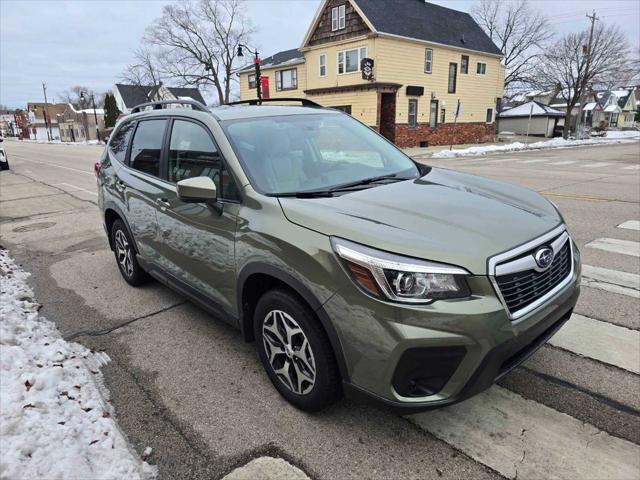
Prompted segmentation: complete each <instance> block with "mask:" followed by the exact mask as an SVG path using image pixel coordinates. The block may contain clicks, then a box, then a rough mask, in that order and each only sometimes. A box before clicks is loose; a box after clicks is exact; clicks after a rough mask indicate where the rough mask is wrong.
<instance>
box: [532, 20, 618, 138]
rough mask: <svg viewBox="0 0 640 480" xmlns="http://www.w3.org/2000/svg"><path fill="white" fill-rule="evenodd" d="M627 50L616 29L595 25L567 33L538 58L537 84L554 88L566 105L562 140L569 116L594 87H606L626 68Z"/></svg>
mask: <svg viewBox="0 0 640 480" xmlns="http://www.w3.org/2000/svg"><path fill="white" fill-rule="evenodd" d="M628 58H629V46H628V43H627V40H626V38H625V36H624V34H623V33H622V32H621V31H620V29H619V28H618V27H617V26H616V25H609V26H607V25H604V24H602V23H597V24H596V25H595V27H594V28H593V35H591V34H590V31H589V30H585V31H583V32H579V33H569V34H566V35H565V36H563V37H562V38H561V39H560V40H559V41H558V42H557V43H556V44H555V45H553V46H552V47H551V48H549V49H548V50H547V51H546V52H545V54H544V56H543V57H541V62H540V67H539V70H538V76H537V78H538V79H537V82H538V85H540V86H541V87H549V86H554V85H557V86H558V87H559V89H560V95H561V96H562V98H563V99H564V100H565V101H566V102H567V114H566V116H565V122H564V123H565V124H564V132H563V136H564V138H567V137H568V135H569V129H570V127H571V125H570V123H571V122H570V118H571V113H572V111H573V109H574V108H575V106H576V105H577V104H578V103H579V102H580V101H581V99H582V98H583V97H584V96H586V94H587V93H588V92H589V90H590V89H591V87H592V86H593V85H594V84H606V83H608V82H610V81H611V79H612V78H620V77H619V76H620V73H621V72H625V71H627V70H628V68H629V60H628Z"/></svg>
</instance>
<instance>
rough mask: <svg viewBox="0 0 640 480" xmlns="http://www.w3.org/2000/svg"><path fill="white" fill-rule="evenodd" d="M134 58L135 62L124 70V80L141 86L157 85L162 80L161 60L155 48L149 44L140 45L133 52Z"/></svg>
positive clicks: (122, 77)
mask: <svg viewBox="0 0 640 480" xmlns="http://www.w3.org/2000/svg"><path fill="white" fill-rule="evenodd" d="M133 58H134V62H133V63H130V64H129V65H127V66H126V67H125V69H124V72H122V76H121V79H122V81H124V82H127V83H128V84H130V85H139V86H142V85H150V86H157V85H159V84H160V83H161V82H162V78H163V77H162V72H161V71H160V62H159V60H158V58H157V55H156V53H155V52H154V51H153V49H151V48H150V47H148V46H143V47H139V48H138V49H137V50H135V51H134V52H133Z"/></svg>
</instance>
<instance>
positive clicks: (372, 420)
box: [0, 141, 640, 479]
mask: <svg viewBox="0 0 640 480" xmlns="http://www.w3.org/2000/svg"><path fill="white" fill-rule="evenodd" d="M4 145H5V148H6V150H7V152H8V156H9V161H10V163H11V167H12V171H11V172H0V243H1V244H2V246H4V247H5V248H8V249H9V250H10V252H11V254H12V255H13V256H14V257H15V258H17V260H18V261H19V262H20V263H21V264H22V265H23V266H24V268H25V269H26V270H27V271H30V272H31V273H32V274H33V276H32V277H31V279H30V283H31V285H32V286H33V287H34V289H35V292H36V296H37V298H38V299H39V301H40V302H41V303H42V304H43V309H42V312H43V313H44V314H45V315H46V316H47V317H48V318H50V319H52V320H54V321H56V322H57V324H58V326H59V329H60V331H61V332H62V334H63V335H64V336H65V337H66V338H68V339H74V340H76V341H79V342H81V343H83V344H85V345H87V346H88V347H90V348H93V349H96V350H104V351H106V353H107V354H108V355H109V356H110V358H111V363H110V364H109V365H108V366H107V367H106V368H105V370H104V373H105V379H106V382H107V386H108V388H109V390H110V393H111V402H112V403H113V405H114V406H115V409H116V412H117V416H118V420H119V422H120V425H121V426H122V428H123V430H124V431H125V432H126V434H127V435H128V437H129V439H130V440H131V441H132V443H133V445H134V446H135V447H136V449H137V450H138V452H139V453H141V452H142V451H143V450H144V448H145V447H147V446H151V447H152V448H153V454H152V456H151V458H150V459H149V461H150V463H153V464H156V465H158V466H159V469H160V475H161V478H167V479H168V478H180V479H188V478H194V479H195V478H198V479H200V478H219V477H221V476H222V475H223V474H225V473H227V472H229V471H231V470H232V469H233V468H235V467H237V466H240V465H243V464H245V463H246V462H248V461H249V460H250V459H251V458H254V457H257V456H261V455H265V454H270V455H273V456H280V457H282V458H285V459H287V460H289V461H290V462H291V463H293V464H295V465H296V466H298V467H300V468H301V469H302V470H304V471H305V472H306V473H307V474H308V475H310V476H311V477H312V478H318V479H334V478H339V479H347V478H354V479H355V478H384V479H387V478H440V477H442V478H499V477H501V476H502V477H508V478H516V477H517V478H519V479H522V478H536V479H537V478H549V477H551V476H557V477H562V478H598V479H599V478H640V447H639V446H638V445H639V444H640V376H639V373H640V372H639V370H640V300H639V298H640V277H638V275H639V274H640V258H639V255H640V250H639V249H640V230H639V228H640V227H639V226H638V221H639V220H640V203H639V202H640V144H639V143H638V142H635V143H626V144H614V145H607V146H597V147H596V146H593V147H588V148H572V149H555V150H546V151H536V152H522V153H517V154H513V153H510V154H503V155H494V156H486V157H476V158H470V159H469V158H467V159H453V160H435V159H434V160H430V159H427V160H424V159H423V160H422V161H426V162H427V163H430V164H432V165H437V166H443V167H445V168H451V169H455V170H461V171H465V172H469V173H473V174H478V175H483V176H487V177H492V178H496V179H500V180H505V181H509V182H514V183H519V184H521V185H524V186H527V187H529V188H532V189H534V190H536V191H539V192H541V193H543V194H544V195H546V196H547V197H548V198H549V199H550V200H552V201H553V202H555V203H556V204H557V205H558V206H559V207H560V209H561V210H562V212H563V213H564V215H565V218H566V221H567V223H568V225H569V228H570V231H571V233H572V235H573V237H574V239H575V240H576V241H577V243H578V245H579V246H580V248H581V251H582V254H583V257H582V258H583V264H584V265H586V266H587V267H585V279H584V283H585V285H584V286H583V293H582V296H581V299H580V302H579V304H578V306H577V308H576V315H574V318H572V320H571V321H570V322H569V323H568V324H567V325H566V326H565V327H564V328H563V329H562V330H561V331H560V332H559V333H558V334H557V335H556V336H555V337H554V338H553V339H552V340H551V342H550V344H549V345H547V346H545V347H543V348H542V349H541V350H540V351H539V352H537V353H536V354H535V355H534V356H533V357H532V358H531V359H530V360H528V361H527V362H526V363H525V364H524V365H523V366H521V367H519V368H518V369H516V370H515V371H513V372H512V373H511V374H509V375H508V376H506V377H505V378H503V379H502V380H501V381H500V382H499V385H497V386H494V387H492V388H491V389H490V390H488V391H487V392H485V393H483V394H481V395H479V396H477V397H474V398H472V399H470V400H468V401H466V402H463V403H461V404H459V405H456V406H453V407H449V408H445V409H441V410H438V411H434V412H429V413H424V414H420V415H415V416H411V417H408V418H406V417H399V416H397V415H392V414H389V413H386V412H382V411H379V410H376V409H374V408H370V407H366V406H363V405H358V404H354V403H352V402H350V401H347V400H342V401H341V402H339V403H338V404H337V405H335V406H334V407H332V408H331V409H330V410H328V411H326V412H323V413H320V414H316V415H308V414H304V413H301V412H299V411H297V410H295V409H294V408H292V407H290V406H289V405H288V404H287V403H285V402H284V400H282V399H281V398H280V397H279V396H278V394H277V393H276V392H275V390H274V389H273V388H272V387H271V385H270V383H269V381H268V379H267V378H266V375H265V374H264V373H263V372H262V367H261V365H260V364H259V360H258V358H257V355H256V353H255V352H254V349H253V346H252V345H250V344H245V343H244V342H243V341H242V339H241V337H240V335H239V333H238V332H236V331H234V330H233V329H232V328H230V327H228V326H227V325H226V324H224V323H223V322H221V321H218V320H216V319H215V318H212V317H210V316H209V315H207V314H206V313H204V312H203V311H202V310H200V309H198V308H197V307H195V306H193V305H192V304H190V303H189V302H187V301H185V300H184V299H183V298H181V297H180V296H179V295H177V294H174V293H173V292H171V291H169V290H168V289H166V288H164V287H162V286H160V285H158V284H155V283H152V284H151V285H149V286H146V287H144V288H139V289H134V288H131V287H128V286H127V285H126V284H125V282H124V281H123V280H122V279H121V278H120V275H119V273H118V270H117V268H116V264H115V262H114V259H113V256H112V253H111V252H110V251H109V249H108V245H107V242H106V237H105V234H104V231H103V228H102V224H101V220H100V216H99V213H98V210H97V208H96V198H97V195H96V184H95V179H94V177H93V164H94V162H95V161H96V160H97V159H98V157H99V155H100V153H101V151H102V150H101V148H99V147H96V146H66V145H42V144H33V143H18V142H11V141H7V142H5V144H4ZM620 226H622V227H620Z"/></svg>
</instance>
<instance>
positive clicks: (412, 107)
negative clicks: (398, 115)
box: [407, 98, 418, 127]
mask: <svg viewBox="0 0 640 480" xmlns="http://www.w3.org/2000/svg"><path fill="white" fill-rule="evenodd" d="M407 119H408V122H409V126H410V127H415V126H416V125H417V124H418V100H416V99H414V98H412V99H410V100H409V112H408V114H407Z"/></svg>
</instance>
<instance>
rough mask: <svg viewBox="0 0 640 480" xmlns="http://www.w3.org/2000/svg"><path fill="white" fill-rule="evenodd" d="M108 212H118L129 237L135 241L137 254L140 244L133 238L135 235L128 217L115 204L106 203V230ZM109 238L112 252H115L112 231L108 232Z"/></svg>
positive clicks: (104, 216) (104, 209)
mask: <svg viewBox="0 0 640 480" xmlns="http://www.w3.org/2000/svg"><path fill="white" fill-rule="evenodd" d="M107 210H113V211H114V212H116V215H118V217H119V218H120V220H122V223H124V226H125V227H126V229H127V230H128V232H127V233H129V237H131V240H132V241H133V248H134V250H135V251H136V253H138V252H139V251H140V250H138V244H137V243H136V239H135V237H134V236H133V233H132V231H131V226H130V225H129V222H128V221H127V217H126V216H125V215H124V213H123V212H122V209H121V208H120V207H119V206H118V205H117V204H116V203H114V202H107V203H105V205H104V208H103V218H104V221H105V229H106V228H107V224H106V213H107ZM107 238H108V239H109V247H111V250H113V245H112V239H111V232H110V231H108V232H107Z"/></svg>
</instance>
